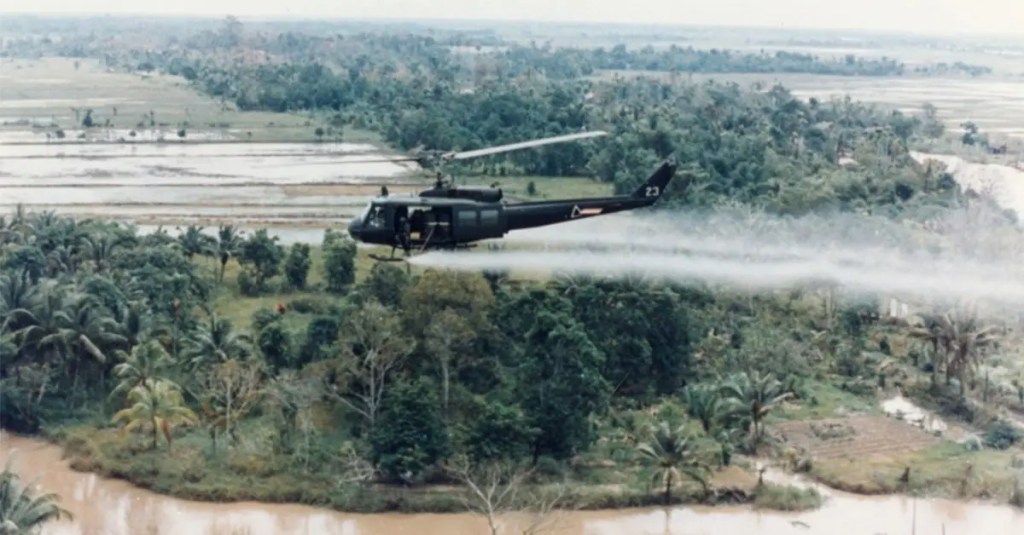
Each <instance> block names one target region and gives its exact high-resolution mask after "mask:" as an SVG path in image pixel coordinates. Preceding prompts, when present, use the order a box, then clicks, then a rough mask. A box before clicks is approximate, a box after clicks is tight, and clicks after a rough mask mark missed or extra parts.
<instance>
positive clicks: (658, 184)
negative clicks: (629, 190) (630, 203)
mask: <svg viewBox="0 0 1024 535" xmlns="http://www.w3.org/2000/svg"><path fill="white" fill-rule="evenodd" d="M675 172H676V166H675V164H674V163H672V162H667V161H666V162H664V163H662V164H661V166H659V167H658V169H657V170H655V171H654V174H652V175H651V176H650V178H648V179H647V181H646V182H644V183H643V184H641V185H640V187H639V188H637V189H636V190H634V191H633V194H632V195H631V197H632V198H634V199H648V200H650V201H651V203H652V204H653V202H654V201H656V200H658V199H659V198H661V196H662V195H663V194H664V193H665V186H667V185H668V182H669V181H670V180H672V176H673V175H675ZM684 187H685V186H684Z"/></svg>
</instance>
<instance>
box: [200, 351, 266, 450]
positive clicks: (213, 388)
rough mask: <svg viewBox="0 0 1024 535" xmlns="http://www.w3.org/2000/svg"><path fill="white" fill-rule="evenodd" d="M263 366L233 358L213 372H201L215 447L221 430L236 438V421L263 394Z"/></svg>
mask: <svg viewBox="0 0 1024 535" xmlns="http://www.w3.org/2000/svg"><path fill="white" fill-rule="evenodd" d="M262 378H263V369H262V367H261V366H260V365H259V364H258V363H257V362H255V361H248V360H246V361H242V360H237V359H229V360H226V361H224V362H222V363H220V364H218V365H216V366H215V367H214V368H213V370H212V371H211V373H204V374H199V377H198V383H199V392H198V396H197V397H198V398H199V400H200V403H201V405H202V409H201V413H202V418H203V420H204V421H205V423H206V426H207V428H208V429H209V431H210V437H211V439H212V440H213V449H214V451H216V449H217V433H218V431H220V430H223V431H224V434H226V435H228V436H229V437H231V438H232V439H235V438H237V437H236V436H235V434H234V428H233V423H234V422H237V421H239V420H241V419H242V418H244V417H245V416H246V415H247V414H249V412H250V411H252V409H253V408H255V407H256V405H257V403H259V402H260V400H261V399H262V398H263V395H264V392H265V391H264V388H263V382H262Z"/></svg>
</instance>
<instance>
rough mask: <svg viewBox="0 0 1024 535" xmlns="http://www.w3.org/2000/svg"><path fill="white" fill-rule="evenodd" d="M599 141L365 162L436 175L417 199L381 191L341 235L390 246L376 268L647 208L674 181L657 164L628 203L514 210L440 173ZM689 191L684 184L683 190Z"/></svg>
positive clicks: (542, 204)
mask: <svg viewBox="0 0 1024 535" xmlns="http://www.w3.org/2000/svg"><path fill="white" fill-rule="evenodd" d="M604 135H607V132H603V131H591V132H580V133H576V134H567V135H562V136H554V137H548V138H542V139H534V140H530V141H523V142H519V143H512V144H508V145H500V146H496V147H489V148H484V149H478V150H470V151H465V152H436V151H435V152H428V153H421V154H418V155H416V156H410V157H405V158H390V159H385V160H364V161H363V162H370V161H387V162H403V161H415V162H418V163H420V164H421V165H424V166H425V167H430V168H433V169H435V170H436V172H437V180H436V182H435V184H434V187H432V188H431V189H427V190H423V191H421V192H419V194H417V195H389V194H388V190H387V186H382V187H381V193H380V196H378V197H376V198H374V199H372V200H370V202H369V203H368V204H367V206H366V208H365V209H364V210H363V211H362V213H361V214H360V215H359V216H357V217H356V218H355V219H353V220H352V221H351V222H350V223H349V225H348V233H349V235H350V236H352V238H353V239H354V240H356V241H360V242H363V243H366V244H375V245H384V246H391V256H390V257H384V256H378V255H371V256H372V257H373V258H374V259H375V260H378V261H402V260H403V259H402V258H401V257H397V258H396V257H395V251H396V250H398V249H401V250H402V251H404V253H405V256H408V255H409V254H411V253H413V252H417V253H418V252H423V251H426V250H432V249H459V248H467V247H472V246H474V245H476V242H478V241H481V240H487V239H494V238H501V237H503V236H504V235H505V234H507V233H508V232H509V231H512V230H520V229H527V228H533V227H540V226H545V225H553V224H556V223H562V222H566V221H572V220H576V219H583V218H588V217H595V216H599V215H605V214H612V213H615V212H621V211H624V210H633V209H635V208H642V207H645V206H651V205H652V204H654V203H655V202H656V201H657V200H658V199H659V198H661V196H662V194H664V192H665V187H666V186H667V185H668V183H669V181H670V180H672V177H673V176H674V175H675V172H676V165H675V163H674V162H672V161H670V160H666V161H664V162H662V163H661V165H659V166H658V168H657V169H655V170H654V172H653V173H652V174H651V176H650V178H648V179H647V181H646V182H644V183H643V184H642V185H641V186H640V187H639V188H637V189H636V191H634V192H633V193H632V194H631V195H619V196H614V197H595V198H583V199H560V200H550V201H539V202H517V203H510V202H508V201H507V199H505V198H504V195H503V193H502V190H501V188H497V187H494V186H491V187H481V186H456V185H455V184H454V183H453V181H452V180H451V178H450V177H447V178H446V177H445V175H444V173H443V171H442V170H441V167H442V166H443V164H444V163H446V162H451V161H459V160H466V159H469V158H477V157H481V156H487V155H491V154H498V153H503V152H509V151H514V150H522V149H527V148H532V147H538V146H541V145H548V144H552V143H564V142H568V141H575V140H579V139H585V138H592V137H598V136H604ZM353 163H354V162H353ZM688 185H689V180H687V183H686V184H684V185H683V187H684V188H685V187H686V186H688Z"/></svg>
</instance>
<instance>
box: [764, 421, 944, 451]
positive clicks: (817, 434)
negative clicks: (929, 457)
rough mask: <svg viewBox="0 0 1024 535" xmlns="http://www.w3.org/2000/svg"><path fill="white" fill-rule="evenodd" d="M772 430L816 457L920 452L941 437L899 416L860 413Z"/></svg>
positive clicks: (785, 423) (781, 426)
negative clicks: (897, 417) (899, 418)
mask: <svg viewBox="0 0 1024 535" xmlns="http://www.w3.org/2000/svg"><path fill="white" fill-rule="evenodd" d="M772 430H773V431H775V432H777V433H778V434H779V435H780V436H781V437H783V438H784V439H785V440H786V441H787V442H788V443H789V444H790V445H792V446H794V447H796V448H798V449H805V450H806V451H807V453H809V454H810V455H811V456H812V457H813V458H815V459H841V458H844V457H848V458H866V457H877V456H885V455H891V454H898V453H907V452H911V451H917V450H920V449H924V448H927V447H929V446H933V445H935V444H938V443H939V442H940V441H941V440H942V439H940V438H939V437H936V436H934V435H932V434H930V433H928V432H926V431H924V430H923V429H921V428H919V427H915V426H913V425H911V424H908V423H906V422H904V421H902V420H898V419H896V418H892V417H887V416H879V415H858V416H849V417H846V418H831V419H826V420H813V421H799V422H783V423H780V424H777V425H775V426H772Z"/></svg>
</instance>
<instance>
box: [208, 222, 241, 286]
mask: <svg viewBox="0 0 1024 535" xmlns="http://www.w3.org/2000/svg"><path fill="white" fill-rule="evenodd" d="M208 247H209V249H208V251H209V254H210V255H212V256H215V257H217V259H218V261H219V262H220V271H219V272H217V281H218V282H224V271H225V270H226V269H227V265H228V261H229V260H231V258H232V257H234V256H235V255H237V254H238V252H239V251H240V250H241V249H242V232H241V231H240V230H238V229H237V228H235V227H234V225H221V226H219V227H217V239H216V240H214V241H212V242H210V243H209V245H208Z"/></svg>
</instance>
